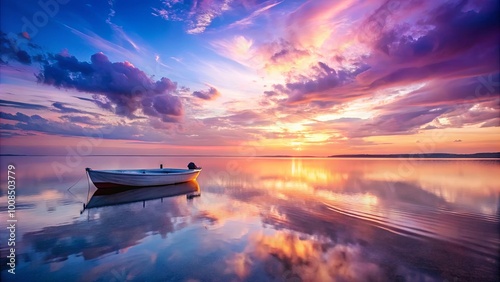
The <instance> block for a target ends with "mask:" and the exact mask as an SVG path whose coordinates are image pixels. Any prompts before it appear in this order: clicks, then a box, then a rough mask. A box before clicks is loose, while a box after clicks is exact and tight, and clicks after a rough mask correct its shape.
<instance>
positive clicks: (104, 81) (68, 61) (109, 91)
mask: <svg viewBox="0 0 500 282" xmlns="http://www.w3.org/2000/svg"><path fill="white" fill-rule="evenodd" d="M37 78H38V81H39V82H41V83H44V84H48V85H53V86H55V87H59V88H67V89H76V90H78V91H82V92H88V93H93V94H94V95H93V102H94V103H95V104H96V105H98V106H99V107H100V108H102V109H105V110H109V111H112V112H114V113H116V114H117V115H120V116H126V117H128V118H135V117H136V115H135V114H136V112H138V111H142V112H143V113H144V114H145V115H148V116H154V117H159V118H161V119H162V120H164V121H168V122H174V121H178V119H179V118H180V117H181V116H182V115H183V106H182V103H181V101H180V99H179V97H177V96H175V95H174V94H175V93H176V90H177V84H176V83H175V82H172V81H171V80H170V79H168V78H165V77H163V78H161V79H160V80H158V81H154V80H152V79H151V78H150V77H148V76H147V75H146V74H145V73H144V72H143V71H141V70H140V69H138V68H136V67H134V66H133V65H132V64H130V63H129V62H118V63H112V62H110V61H109V60H108V58H107V57H106V56H105V55H104V54H103V53H96V54H94V55H92V57H91V62H90V63H89V62H80V61H78V59H76V58H75V57H74V56H63V55H59V54H58V55H55V56H54V57H53V60H52V62H51V63H48V64H46V65H45V66H44V67H43V70H42V71H40V73H39V74H38V75H37Z"/></svg>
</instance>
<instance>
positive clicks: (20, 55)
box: [0, 31, 43, 65]
mask: <svg viewBox="0 0 500 282" xmlns="http://www.w3.org/2000/svg"><path fill="white" fill-rule="evenodd" d="M39 48H40V47H39V46H38V45H36V44H33V43H31V42H29V38H26V37H25V36H24V35H23V34H17V35H16V34H13V33H10V34H8V35H7V34H6V33H4V32H2V31H0V64H7V63H8V62H9V61H16V62H19V63H21V64H24V65H31V63H32V62H34V61H36V62H40V61H43V56H42V55H41V54H39V53H37V51H38V50H37V49H39ZM30 53H32V54H30Z"/></svg>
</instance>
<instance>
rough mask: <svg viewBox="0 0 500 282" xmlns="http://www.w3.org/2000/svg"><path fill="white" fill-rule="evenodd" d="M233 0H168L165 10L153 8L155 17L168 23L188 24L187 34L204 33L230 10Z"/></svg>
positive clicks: (164, 3) (165, 3) (165, 2)
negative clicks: (215, 20) (179, 22)
mask: <svg viewBox="0 0 500 282" xmlns="http://www.w3.org/2000/svg"><path fill="white" fill-rule="evenodd" d="M232 2H233V0H195V1H186V2H185V1H179V0H166V1H164V2H163V5H164V8H153V13H152V15H153V16H157V17H161V18H163V19H164V20H167V21H183V22H185V23H186V24H187V28H186V33H188V34H199V33H203V32H204V31H205V30H206V29H207V28H208V27H209V26H210V25H211V23H212V21H213V20H214V19H215V18H217V17H219V16H221V15H222V14H223V13H225V12H226V11H229V10H230V4H231V3H232Z"/></svg>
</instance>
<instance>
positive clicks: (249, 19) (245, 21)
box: [228, 1, 283, 28]
mask: <svg viewBox="0 0 500 282" xmlns="http://www.w3.org/2000/svg"><path fill="white" fill-rule="evenodd" d="M270 2H272V3H270ZM269 3H270V4H269ZM281 3H283V1H268V2H266V3H264V4H263V5H264V6H263V7H261V8H258V9H257V10H255V11H253V12H252V13H251V14H250V15H249V16H247V17H245V18H243V19H241V20H238V21H236V22H234V23H232V24H230V25H229V26H228V28H233V27H245V26H249V25H252V24H253V23H254V20H255V19H256V18H258V17H259V16H261V15H262V14H263V13H264V12H266V11H267V10H269V9H271V8H273V7H275V6H277V5H279V4H281Z"/></svg>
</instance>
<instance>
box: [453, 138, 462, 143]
mask: <svg viewBox="0 0 500 282" xmlns="http://www.w3.org/2000/svg"><path fill="white" fill-rule="evenodd" d="M453 142H455V143H460V142H462V139H456V140H454V141H453Z"/></svg>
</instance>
